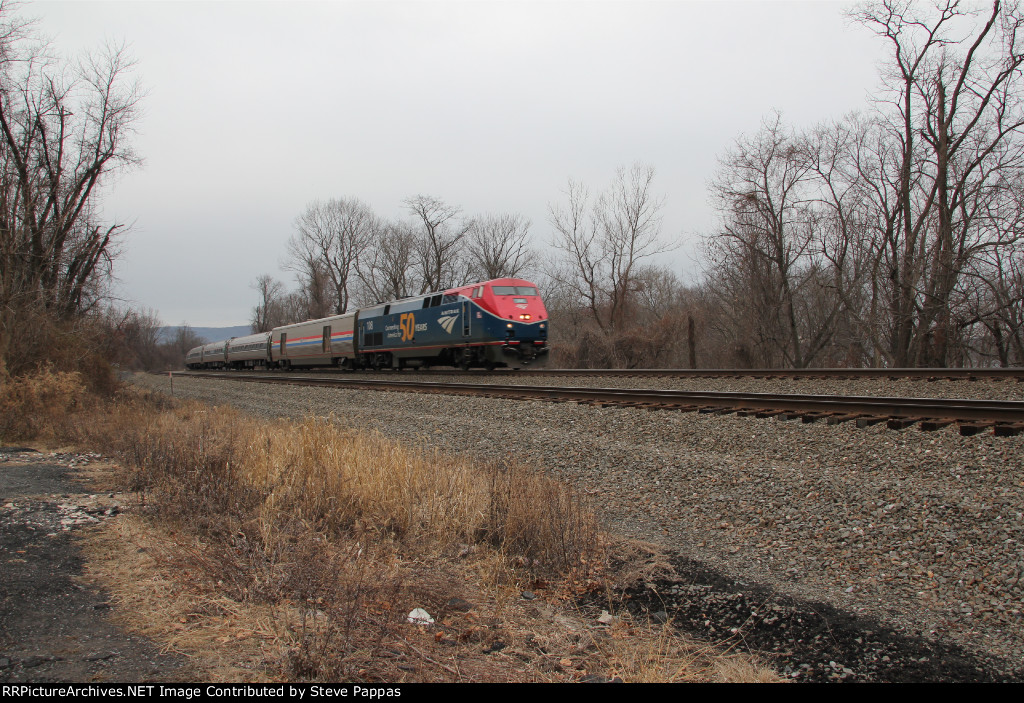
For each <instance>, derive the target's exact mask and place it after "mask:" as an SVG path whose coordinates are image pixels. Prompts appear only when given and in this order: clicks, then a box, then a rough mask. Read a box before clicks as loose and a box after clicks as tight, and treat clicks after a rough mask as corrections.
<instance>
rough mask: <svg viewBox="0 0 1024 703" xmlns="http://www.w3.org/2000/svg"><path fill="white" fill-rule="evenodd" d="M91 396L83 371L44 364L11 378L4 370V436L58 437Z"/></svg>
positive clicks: (0, 428)
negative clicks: (36, 369) (59, 368)
mask: <svg viewBox="0 0 1024 703" xmlns="http://www.w3.org/2000/svg"><path fill="white" fill-rule="evenodd" d="M86 400H87V395H86V386H85V383H84V381H83V379H82V375H81V374H80V373H78V372H76V371H67V372H62V371H53V370H52V369H50V368H43V369H41V370H38V371H36V372H35V373H31V374H27V375H25V376H19V377H17V378H10V377H9V376H7V375H5V374H3V373H0V440H2V441H10V440H19V439H27V438H28V439H41V440H44V441H46V440H49V441H53V440H56V439H57V438H58V437H59V436H60V435H61V434H62V432H63V431H64V430H66V427H65V423H66V420H67V418H68V417H69V416H70V414H71V413H73V412H74V411H75V410H77V409H79V408H81V407H82V405H83V404H84V403H85V401H86Z"/></svg>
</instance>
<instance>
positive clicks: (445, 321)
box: [437, 310, 459, 334]
mask: <svg viewBox="0 0 1024 703" xmlns="http://www.w3.org/2000/svg"><path fill="white" fill-rule="evenodd" d="M442 314H443V315H444V317H439V318H437V321H438V322H440V323H441V327H443V328H444V331H445V332H447V333H448V334H451V333H452V328H454V327H455V321H456V320H458V319H459V311H458V310H451V311H446V312H444V313H442Z"/></svg>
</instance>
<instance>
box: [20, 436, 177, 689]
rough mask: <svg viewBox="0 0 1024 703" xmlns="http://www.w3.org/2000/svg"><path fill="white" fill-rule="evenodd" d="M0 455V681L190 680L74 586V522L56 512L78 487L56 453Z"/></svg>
mask: <svg viewBox="0 0 1024 703" xmlns="http://www.w3.org/2000/svg"><path fill="white" fill-rule="evenodd" d="M0 456H2V459H0V565H2V566H0V623H3V627H2V628H0V682H4V683H25V682H32V683H58V682H65V683H74V682H80V683H85V682H100V681H119V682H141V681H147V682H156V681H176V680H189V679H191V678H193V677H194V674H191V673H190V670H189V669H188V667H187V665H186V663H185V662H184V661H183V660H182V658H180V657H178V656H174V655H167V654H162V653H161V652H160V650H159V649H158V648H157V647H156V646H155V645H154V644H153V643H151V642H149V641H147V640H145V639H142V638H140V637H135V636H131V635H129V634H128V633H126V632H125V631H124V630H122V629H121V628H119V627H117V626H116V625H114V624H113V623H111V622H110V621H109V620H108V619H107V617H106V614H107V613H108V611H109V609H110V602H109V597H108V595H107V594H106V593H105V592H104V591H103V590H102V589H99V588H96V587H93V586H88V585H84V584H83V583H81V582H80V577H81V575H82V556H81V551H80V549H79V547H78V544H77V541H76V538H75V531H76V530H77V529H81V526H80V525H79V524H77V523H74V522H73V521H71V522H69V521H68V519H67V514H66V512H65V513H62V511H61V507H60V506H61V503H62V502H65V501H66V500H67V499H68V498H71V497H72V496H75V495H80V494H81V492H82V491H81V486H79V485H77V484H75V483H74V481H73V480H72V479H71V477H70V475H69V474H70V469H69V467H68V466H67V464H66V463H62V462H63V461H64V460H65V457H60V458H59V459H58V458H48V457H46V456H45V455H41V454H38V453H35V454H34V455H29V454H27V453H23V452H17V453H15V452H13V451H4V450H3V449H0Z"/></svg>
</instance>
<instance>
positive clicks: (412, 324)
mask: <svg viewBox="0 0 1024 703" xmlns="http://www.w3.org/2000/svg"><path fill="white" fill-rule="evenodd" d="M398 326H399V327H401V328H402V341H403V342H411V341H412V336H413V334H415V333H416V316H415V315H413V314H412V313H411V312H404V313H402V316H401V317H400V318H399V320H398Z"/></svg>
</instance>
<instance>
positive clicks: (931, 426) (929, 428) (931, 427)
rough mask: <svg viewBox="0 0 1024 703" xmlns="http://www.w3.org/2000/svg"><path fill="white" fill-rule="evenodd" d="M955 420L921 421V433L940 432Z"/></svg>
mask: <svg viewBox="0 0 1024 703" xmlns="http://www.w3.org/2000/svg"><path fill="white" fill-rule="evenodd" d="M954 422H956V420H921V425H920V427H921V431H922V432H934V431H935V430H941V429H942V428H943V427H949V426H950V425H952V424H953V423H954Z"/></svg>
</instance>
